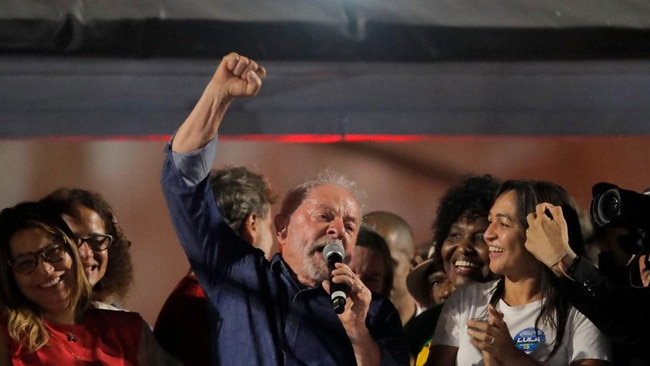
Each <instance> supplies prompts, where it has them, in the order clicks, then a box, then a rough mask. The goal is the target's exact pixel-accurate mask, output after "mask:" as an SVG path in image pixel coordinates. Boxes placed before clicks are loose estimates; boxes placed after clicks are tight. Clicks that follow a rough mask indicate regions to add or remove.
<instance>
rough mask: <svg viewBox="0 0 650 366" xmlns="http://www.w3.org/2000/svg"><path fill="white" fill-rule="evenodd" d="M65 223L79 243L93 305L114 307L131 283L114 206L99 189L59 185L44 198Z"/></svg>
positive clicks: (125, 246)
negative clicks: (96, 191) (99, 192)
mask: <svg viewBox="0 0 650 366" xmlns="http://www.w3.org/2000/svg"><path fill="white" fill-rule="evenodd" d="M43 202H45V203H47V204H48V205H51V206H52V207H53V208H54V209H55V210H56V211H57V212H58V213H59V214H60V215H61V216H62V217H63V219H64V220H65V222H66V223H67V224H68V226H69V227H70V229H71V230H72V233H73V235H74V239H75V241H76V243H77V246H78V247H79V255H80V257H81V261H82V263H83V267H84V272H85V273H86V276H87V277H88V281H89V282H90V285H91V286H92V287H93V295H92V296H93V297H92V298H93V306H95V307H98V308H104V309H111V310H116V309H119V307H116V306H115V302H116V301H119V300H122V299H124V297H125V296H126V294H127V292H128V290H129V288H130V287H131V284H132V283H133V266H132V264H131V255H130V253H129V248H130V247H131V242H130V241H129V240H128V239H127V238H126V236H125V235H124V233H123V232H122V229H121V227H120V225H119V223H118V221H117V219H116V217H115V214H114V212H113V209H112V208H111V206H110V205H109V204H108V202H106V200H105V199H104V198H103V197H102V196H101V195H100V194H98V193H95V192H91V191H87V190H83V189H78V188H59V189H57V190H55V191H54V192H52V193H50V194H49V195H48V196H47V197H45V198H44V199H43Z"/></svg>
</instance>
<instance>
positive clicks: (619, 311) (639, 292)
mask: <svg viewBox="0 0 650 366" xmlns="http://www.w3.org/2000/svg"><path fill="white" fill-rule="evenodd" d="M556 284H557V286H558V288H559V290H560V292H561V293H562V295H563V296H564V297H565V298H566V299H567V300H568V301H569V302H570V303H571V305H573V306H574V307H575V308H576V309H578V311H580V312H581V313H582V314H584V315H585V316H586V317H587V318H589V320H591V321H592V322H593V323H594V325H596V327H598V328H599V329H600V330H601V331H602V332H603V333H604V334H605V335H607V336H609V337H611V339H612V340H613V341H615V342H617V343H618V342H622V343H624V344H627V345H628V346H634V345H638V346H641V345H642V344H645V345H646V346H647V344H648V342H650V339H649V338H648V334H647V329H648V327H649V326H650V320H649V318H648V316H647V315H644V314H646V313H647V310H646V309H645V308H646V307H647V304H648V303H650V302H648V301H649V300H650V297H649V295H650V293H649V292H648V290H650V289H637V288H633V287H632V286H631V285H626V286H624V285H621V284H619V283H617V282H616V281H614V280H612V279H610V278H608V277H607V276H605V275H603V274H602V273H601V272H600V271H599V270H598V268H596V267H595V266H593V265H592V264H591V263H589V262H587V261H585V260H580V261H579V263H578V265H577V267H576V269H575V271H574V272H573V280H572V279H569V278H566V277H560V278H558V280H557V283H556Z"/></svg>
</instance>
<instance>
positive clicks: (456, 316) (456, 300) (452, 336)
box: [431, 291, 465, 347]
mask: <svg viewBox="0 0 650 366" xmlns="http://www.w3.org/2000/svg"><path fill="white" fill-rule="evenodd" d="M460 294H461V291H454V292H453V293H452V294H451V296H449V298H448V299H447V300H446V301H445V304H444V305H443V307H442V311H441V312H440V317H439V318H438V323H437V324H436V330H435V331H434V332H433V339H432V340H431V345H445V346H453V347H459V346H460V336H461V334H460V333H461V332H463V331H464V328H465V324H464V322H463V321H462V320H460V319H461V318H462V314H461V312H460V303H461V301H460V300H461V296H460Z"/></svg>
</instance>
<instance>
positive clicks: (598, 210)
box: [589, 182, 650, 255]
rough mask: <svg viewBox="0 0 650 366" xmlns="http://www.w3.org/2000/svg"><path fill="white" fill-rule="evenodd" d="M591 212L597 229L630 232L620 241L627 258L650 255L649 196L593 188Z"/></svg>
mask: <svg viewBox="0 0 650 366" xmlns="http://www.w3.org/2000/svg"><path fill="white" fill-rule="evenodd" d="M589 211H590V214H591V220H592V222H593V223H594V226H595V227H596V229H597V228H607V227H623V228H626V229H628V231H629V233H630V235H627V236H623V237H620V238H619V245H620V246H621V248H622V249H623V250H624V251H625V252H626V253H627V254H629V255H637V254H640V253H650V240H649V239H650V238H648V235H650V195H646V194H642V193H637V192H634V191H630V190H626V189H622V188H619V187H618V186H616V185H614V184H610V183H604V182H601V183H598V184H596V185H594V186H593V188H592V200H591V204H590V207H589Z"/></svg>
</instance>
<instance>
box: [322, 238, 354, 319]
mask: <svg viewBox="0 0 650 366" xmlns="http://www.w3.org/2000/svg"><path fill="white" fill-rule="evenodd" d="M323 257H325V260H326V261H327V268H328V270H329V271H330V298H331V300H332V307H334V311H335V312H336V313H337V314H341V313H342V312H343V310H345V302H346V300H347V298H348V291H350V288H349V287H348V286H347V285H345V284H342V283H334V282H332V274H331V273H332V271H333V270H334V269H335V268H336V266H335V264H336V263H343V258H344V257H345V249H343V245H341V243H340V242H339V241H334V242H331V243H329V244H327V245H326V246H325V248H323Z"/></svg>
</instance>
